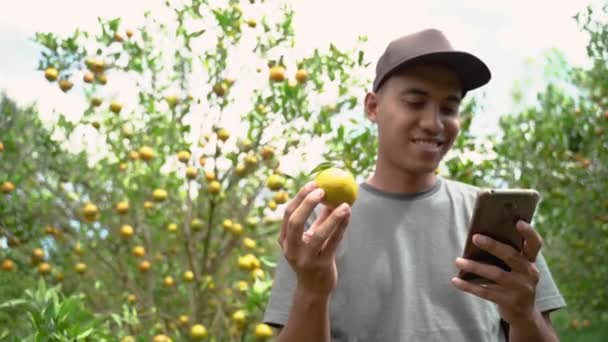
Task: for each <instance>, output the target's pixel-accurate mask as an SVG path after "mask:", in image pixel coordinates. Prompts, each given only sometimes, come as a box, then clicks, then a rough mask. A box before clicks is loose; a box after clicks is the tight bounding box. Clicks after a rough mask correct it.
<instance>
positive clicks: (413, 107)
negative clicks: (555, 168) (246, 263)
mask: <svg viewBox="0 0 608 342" xmlns="http://www.w3.org/2000/svg"><path fill="white" fill-rule="evenodd" d="M489 80H490V71H489V69H488V68H487V67H486V65H485V64H484V63H483V62H482V61H481V60H479V59H478V58H477V57H475V56H473V55H471V54H469V53H466V52H458V51H455V50H454V49H453V48H452V46H451V44H450V43H449V42H448V40H447V39H446V38H445V37H444V35H443V34H442V32H440V31H438V30H432V29H431V30H424V31H420V32H416V33H414V34H411V35H407V36H404V37H401V38H398V39H396V40H394V41H393V42H391V43H390V44H389V46H388V47H387V48H386V51H385V52H384V54H383V55H382V56H381V58H380V60H379V61H378V64H377V67H376V79H375V81H374V85H373V91H372V92H370V93H368V94H367V95H366V97H365V111H366V113H367V117H368V118H369V120H371V121H372V122H374V123H375V124H376V125H377V128H378V139H379V140H378V142H379V144H378V156H377V161H376V168H375V170H374V173H373V175H372V176H371V178H369V179H368V180H367V181H366V182H364V183H362V184H361V185H360V191H359V198H358V200H357V201H356V202H355V204H354V205H353V207H352V208H350V207H349V206H348V205H346V204H342V205H341V206H340V207H338V208H336V209H335V210H333V211H331V210H329V209H327V208H325V207H324V206H323V205H320V206H319V203H320V202H321V201H322V198H323V195H324V194H323V190H321V189H318V188H317V186H316V185H315V184H314V183H312V182H311V183H309V184H307V185H306V186H304V187H303V188H302V189H301V190H300V192H299V193H298V195H297V196H296V197H295V198H294V199H293V200H292V201H291V202H290V203H289V205H288V207H287V209H286V212H285V217H284V220H283V224H282V227H281V233H280V237H279V243H280V245H281V248H282V257H280V258H279V263H278V266H277V270H276V275H275V282H274V285H273V290H272V294H271V297H270V301H269V304H268V307H267V310H266V314H265V318H264V320H265V322H267V323H269V324H272V325H274V326H277V327H278V328H279V335H278V341H289V342H297V341H306V342H321V341H349V342H354V341H358V342H359V341H388V342H396V341H504V340H507V339H508V340H509V341H557V340H558V338H557V336H556V335H555V332H554V330H553V328H552V325H551V321H550V318H549V312H550V311H553V310H555V309H558V308H560V307H563V306H564V305H565V302H564V299H563V298H562V296H561V294H560V293H559V291H558V289H557V287H556V285H555V283H554V281H553V279H552V276H551V273H550V271H549V269H548V267H547V265H546V263H545V261H544V259H543V257H542V255H541V254H540V253H539V250H540V248H541V244H542V241H541V238H540V237H539V235H538V234H537V233H536V232H535V231H534V230H533V228H532V227H531V226H530V225H528V224H526V223H524V222H522V221H520V222H518V224H517V228H518V230H519V232H520V233H521V235H522V236H523V238H524V239H525V243H524V246H523V249H522V251H521V252H517V251H516V250H515V249H513V248H511V247H509V246H507V245H505V244H502V243H500V242H498V241H495V240H492V239H490V238H487V237H484V236H480V235H477V236H476V237H475V238H474V240H473V241H474V243H475V244H476V245H478V246H479V247H480V248H482V249H484V250H486V251H488V252H490V253H492V254H494V255H495V256H497V257H499V258H500V259H502V260H503V261H505V263H506V264H508V265H509V266H510V267H511V271H509V272H507V271H503V270H502V269H500V268H498V267H494V266H490V265H484V264H480V263H477V262H475V261H472V260H465V259H462V258H460V257H459V256H460V255H461V254H462V251H463V248H464V244H465V240H466V236H467V233H468V224H469V221H470V218H471V215H472V211H473V207H474V203H475V199H476V195H477V192H478V190H479V189H478V188H475V187H473V186H470V185H467V184H463V183H459V182H456V181H451V180H448V179H444V178H442V177H439V176H437V175H436V174H435V172H434V171H435V169H436V168H437V166H438V164H439V162H440V160H441V158H443V156H444V155H445V154H446V152H447V151H448V150H449V149H450V147H451V146H452V144H453V142H454V140H455V139H456V136H457V135H458V131H459V127H460V116H459V105H460V102H461V100H462V98H463V97H464V95H465V94H466V93H467V91H470V90H472V89H475V88H478V87H481V86H482V85H484V84H486V83H487V82H489ZM283 256H284V257H283ZM459 269H462V270H466V271H470V272H473V273H476V274H479V275H481V276H483V277H485V278H488V279H491V280H493V281H494V282H495V283H494V284H491V285H485V286H481V285H477V284H473V283H469V282H466V281H463V280H460V279H457V278H455V277H454V276H455V274H457V272H458V270H459Z"/></svg>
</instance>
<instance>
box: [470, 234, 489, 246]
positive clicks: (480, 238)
mask: <svg viewBox="0 0 608 342" xmlns="http://www.w3.org/2000/svg"><path fill="white" fill-rule="evenodd" d="M473 242H475V243H477V244H485V243H488V242H490V239H488V238H487V237H486V236H483V235H479V234H477V235H475V236H474V237H473Z"/></svg>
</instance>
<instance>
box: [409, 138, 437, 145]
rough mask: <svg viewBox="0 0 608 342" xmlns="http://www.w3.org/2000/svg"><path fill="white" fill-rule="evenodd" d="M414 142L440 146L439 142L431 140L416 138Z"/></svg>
mask: <svg viewBox="0 0 608 342" xmlns="http://www.w3.org/2000/svg"><path fill="white" fill-rule="evenodd" d="M414 143H415V144H426V145H433V146H439V142H436V141H431V140H420V139H414Z"/></svg>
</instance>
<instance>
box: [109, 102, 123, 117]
mask: <svg viewBox="0 0 608 342" xmlns="http://www.w3.org/2000/svg"><path fill="white" fill-rule="evenodd" d="M121 110H122V104H120V103H119V102H116V101H112V102H110V111H111V112H112V113H114V114H118V113H120V111H121Z"/></svg>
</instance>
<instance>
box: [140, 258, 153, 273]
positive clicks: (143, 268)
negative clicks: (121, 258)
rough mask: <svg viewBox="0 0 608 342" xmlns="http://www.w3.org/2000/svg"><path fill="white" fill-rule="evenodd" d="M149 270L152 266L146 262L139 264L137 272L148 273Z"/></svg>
mask: <svg viewBox="0 0 608 342" xmlns="http://www.w3.org/2000/svg"><path fill="white" fill-rule="evenodd" d="M150 268H152V264H151V263H150V262H149V261H148V260H143V261H142V262H140V263H139V270H140V271H142V272H148V271H149V270H150Z"/></svg>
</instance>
